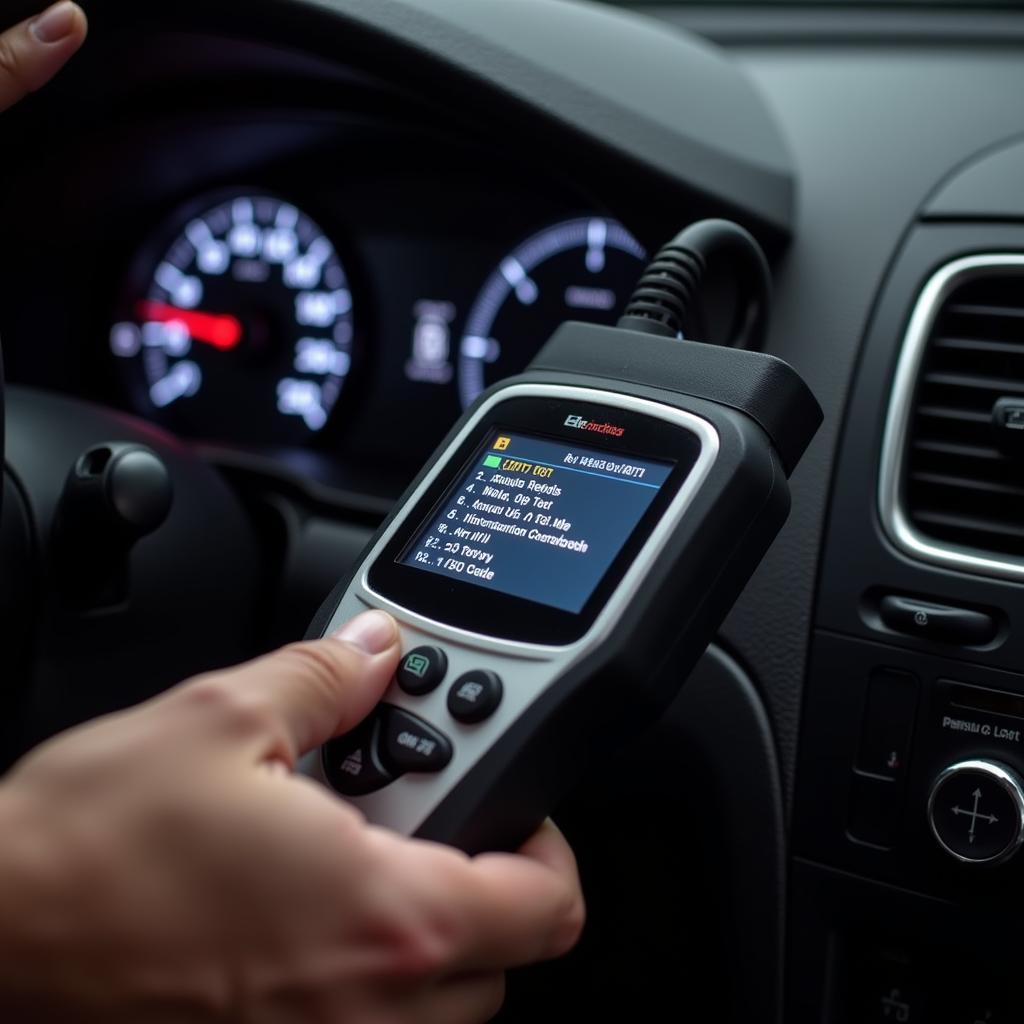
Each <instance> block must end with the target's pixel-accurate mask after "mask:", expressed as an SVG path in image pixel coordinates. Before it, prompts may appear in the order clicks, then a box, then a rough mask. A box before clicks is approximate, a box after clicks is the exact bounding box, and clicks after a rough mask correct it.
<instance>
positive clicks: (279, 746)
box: [0, 612, 583, 1024]
mask: <svg viewBox="0 0 1024 1024" xmlns="http://www.w3.org/2000/svg"><path fill="white" fill-rule="evenodd" d="M398 658H399V649H398V634H397V630H396V628H395V625H394V622H393V620H392V619H390V617H388V616H386V615H384V614H383V613H381V612H370V613H367V614H364V615H362V616H360V617H358V618H357V619H354V620H353V621H352V622H350V623H349V624H348V626H347V627H345V629H343V630H342V631H341V633H340V634H339V636H338V637H337V638H332V639H326V640H321V641H317V642H315V643H306V644H297V645H294V646H292V647H289V648H286V649H284V650H283V651H280V652H278V653H276V654H273V655H270V656H268V657H266V658H262V659H260V660H258V661H255V662H252V663H250V664H248V665H245V666H242V667H240V668H236V669H233V670H230V671H226V672H220V673H216V674H212V675H209V676H204V677H200V678H199V679H197V680H194V681H192V682H190V683H186V684H183V685H182V686H180V687H178V688H176V689H175V690H172V691H170V692H169V693H167V694H165V695H163V696H162V697H160V698H157V699H156V700H153V701H150V702H148V703H146V704H143V705H141V706H140V707H138V708H137V709H134V710H130V711H127V712H123V713H120V714H117V715H113V716H110V717H107V718H104V719H100V720H98V721H96V722H93V723H90V724H87V725H85V726H82V727H79V728H78V729H75V730H73V731H71V732H69V733H67V734H65V735H63V736H58V737H57V738H55V739H54V740H51V741H50V742H48V743H46V744H44V745H43V746H42V747H40V748H39V749H37V750H36V751H34V752H33V753H31V754H30V755H28V757H27V758H25V759H24V760H23V761H22V762H21V763H20V764H19V765H17V766H16V767H15V768H14V769H13V770H12V772H11V774H10V775H9V776H8V778H7V779H6V780H5V781H4V783H3V784H2V785H0V836H2V837H3V839H2V840H0V1018H3V1019H6V1020H16V1021H19V1022H22V1021H28V1020H33V1021H35V1020H39V1021H46V1022H47V1024H57V1022H59V1021H64V1020H67V1021H72V1020H73V1021H75V1022H76V1024H82V1022H87V1021H97V1022H99V1021H103V1022H104V1024H116V1022H121V1021H124V1022H129V1021H130V1022H131V1024H155V1022H164V1021H183V1020H188V1021H189V1022H190V1024H192V1022H199V1021H204V1020H221V1019H230V1020H232V1021H246V1022H249V1021H259V1022H261V1024H263V1022H267V1024H276V1022H285V1021H288V1022H291V1021H296V1022H297V1021H302V1022H304V1024H307V1022H320V1021H322V1022H325V1024H326V1022H331V1024H340V1022H345V1024H349V1022H353V1024H362V1022H373V1024H384V1022H387V1024H397V1022H415V1024H420V1022H422V1024H433V1022H436V1024H461V1022H467V1024H468V1022H475V1021H484V1020H487V1019H488V1018H489V1017H490V1016H491V1015H493V1014H494V1013H495V1012H496V1011H497V1009H498V1007H499V1005H500V1003H501V1000H502V997H503V991H504V975H503V971H504V970H505V969H506V968H508V967H511V966H513V965H519V964H526V963H530V962H532V961H536V960H542V959H546V958H550V957H555V956H558V955H560V954H562V953H564V952H566V951H567V950H568V949H569V948H570V947H571V946H572V945H573V944H574V942H575V941H576V939H577V937H578V935H579V932H580V929H581V927H582V922H583V902H582V896H581V893H580V889H579V879H578V877H577V874H576V866H575V862H574V859H573V856H572V853H571V851H570V850H569V848H568V846H567V845H566V843H565V841H564V839H562V837H561V836H560V835H559V833H558V832H557V831H556V830H555V829H554V827H553V826H546V827H545V828H544V829H542V830H541V831H540V832H539V833H538V834H537V835H536V836H535V837H534V838H533V839H532V840H531V841H530V842H529V843H527V845H526V846H525V847H524V848H523V850H522V851H521V853H520V854H518V855H509V854H487V855H483V856H479V857H476V858H472V859H471V858H469V857H466V856H465V855H464V854H462V853H460V852H458V851H456V850H453V849H450V848H448V847H443V846H439V845H435V844H430V843H425V842H419V841H412V840H408V839H405V838H402V837H400V836H398V835H396V834H394V833H390V832H387V831H385V830H383V829H381V828H377V827H373V826H369V825H367V824H366V822H365V821H364V819H363V818H362V817H361V816H360V814H359V813H358V812H357V811H356V810H354V809H353V808H352V807H350V806H349V805H347V804H345V803H343V802H342V801H340V800H338V799H336V798H335V797H334V796H333V795H332V794H331V793H329V792H328V791H327V790H326V789H324V788H322V787H321V786H319V785H318V784H316V783H314V782H313V781H311V780H309V779H307V778H305V777H302V776H297V775H294V774H292V769H294V767H295V764H296V761H297V759H298V758H299V756H300V755H301V754H302V753H303V752H305V751H307V750H311V749H313V748H314V747H316V746H317V745H319V744H320V743H322V742H324V741H325V740H327V739H329V738H330V737H332V736H334V735H336V734H339V733H343V732H345V731H347V730H349V729H351V728H352V727H353V726H355V725H356V724H357V723H358V722H359V721H360V720H361V719H362V718H363V717H365V715H366V714H368V713H369V711H370V710H371V709H372V708H373V707H374V706H375V705H376V704H377V702H378V701H379V700H380V698H381V695H382V694H383V692H384V690H385V688H386V686H387V684H388V681H389V680H390V678H391V676H392V674H393V673H394V670H395V668H396V665H397V662H398Z"/></svg>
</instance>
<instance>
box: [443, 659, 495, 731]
mask: <svg viewBox="0 0 1024 1024" xmlns="http://www.w3.org/2000/svg"><path fill="white" fill-rule="evenodd" d="M503 692H504V690H503V687H502V685H501V678H500V677H499V676H497V675H495V674H494V673H493V672H485V671H484V670H483V669H479V670H477V671H475V672H467V673H466V674H465V675H461V676H459V678H458V679H456V680H455V682H454V683H452V688H451V689H450V690H449V691H448V711H449V712H450V713H451V716H452V718H454V719H455V720H456V721H457V722H462V723H463V724H464V725H475V724H476V723H477V722H482V721H483V720H484V719H485V718H490V716H491V715H493V714H494V712H495V711H497V709H498V705H499V704H500V703H501V697H502V694H503Z"/></svg>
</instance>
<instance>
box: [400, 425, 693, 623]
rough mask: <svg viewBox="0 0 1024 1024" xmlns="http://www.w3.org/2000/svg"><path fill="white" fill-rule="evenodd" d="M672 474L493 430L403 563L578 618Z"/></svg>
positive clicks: (640, 462) (653, 464) (657, 465)
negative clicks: (572, 614) (578, 614)
mask: <svg viewBox="0 0 1024 1024" xmlns="http://www.w3.org/2000/svg"><path fill="white" fill-rule="evenodd" d="M675 466H676V463H675V462H669V461H662V460H654V459H644V458H637V457H633V456H627V455H618V454H616V453H611V452H607V451H600V450H598V449H594V448H588V447H584V446H582V445H576V444H573V443H570V442H568V441H565V440H551V439H548V438H544V437H537V436H533V435H530V434H527V433H517V432H514V431H511V430H502V429H495V430H493V431H492V432H491V433H490V435H489V436H488V438H487V439H486V441H485V443H484V444H483V446H482V447H481V448H480V449H478V451H477V454H476V457H475V458H474V459H473V460H472V461H471V464H470V468H469V470H468V471H467V472H465V473H464V475H463V476H462V478H461V479H460V480H459V481H458V482H457V483H456V484H455V486H454V487H452V488H451V489H450V490H449V491H448V492H447V493H446V494H445V496H444V498H443V499H442V500H441V502H440V505H439V506H438V507H437V508H436V511H435V512H434V513H433V514H432V515H431V516H430V517H429V519H428V521H427V524H426V526H425V528H424V529H422V530H420V531H419V533H417V534H416V535H415V537H414V538H413V540H412V542H411V543H410V544H409V545H408V546H407V547H406V548H405V550H404V551H403V552H402V554H401V555H400V556H399V559H398V560H399V562H401V564H403V565H407V566H412V567H414V568H416V569H420V570H423V571H425V572H431V573H436V574H438V575H441V576H447V577H449V578H451V579H457V580H461V581H463V582H466V583H471V584H475V585H476V586H479V587H484V588H487V589H489V590H496V591H500V592H502V593H504V594H509V595H511V596H513V597H519V598H524V599H525V600H528V601H533V602H536V603H537V604H541V605H546V606H548V607H551V608H557V609H561V610H562V611H567V612H571V613H578V612H580V610H581V609H582V608H583V606H584V605H585V604H586V603H587V601H588V600H589V599H590V597H591V595H592V594H593V593H594V591H595V589H596V588H597V586H598V585H599V584H600V582H601V579H602V578H603V577H604V575H605V573H607V572H608V570H609V568H610V567H611V565H612V563H613V562H614V561H615V559H616V558H617V557H618V555H619V553H620V552H621V551H622V549H623V547H624V546H625V545H626V543H627V542H628V541H629V538H630V536H631V535H632V534H633V531H634V530H635V529H636V528H637V526H638V524H639V523H640V521H641V519H643V517H644V514H645V513H646V512H647V510H648V509H649V508H650V506H651V504H652V502H653V501H654V499H655V498H656V497H657V495H658V493H659V492H660V491H661V489H662V487H663V486H664V485H665V483H666V481H667V480H668V479H669V477H670V476H671V475H672V471H673V469H674V468H675Z"/></svg>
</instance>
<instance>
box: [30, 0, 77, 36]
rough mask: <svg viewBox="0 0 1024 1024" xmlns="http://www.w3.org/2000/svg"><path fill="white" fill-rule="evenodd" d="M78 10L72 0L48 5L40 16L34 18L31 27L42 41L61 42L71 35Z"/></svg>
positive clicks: (62, 0) (63, 0) (33, 32)
mask: <svg viewBox="0 0 1024 1024" xmlns="http://www.w3.org/2000/svg"><path fill="white" fill-rule="evenodd" d="M77 16H78V10H77V8H76V7H75V5H74V4H73V3H71V2H70V0H61V3H59V4H54V5H53V6H52V7H48V8H47V9H46V10H45V11H43V13H42V14H40V15H39V17H38V18H34V19H33V20H32V22H31V23H30V25H29V27H30V28H31V29H32V34H33V35H34V36H35V37H36V39H38V40H39V42H41V43H59V42H60V41H61V40H62V39H66V38H67V37H68V36H69V35H71V33H72V31H73V30H74V27H75V19H76V18H77Z"/></svg>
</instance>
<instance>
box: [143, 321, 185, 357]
mask: <svg viewBox="0 0 1024 1024" xmlns="http://www.w3.org/2000/svg"><path fill="white" fill-rule="evenodd" d="M142 344H143V345H144V346H145V347H146V348H152V349H160V350H161V351H163V352H165V353H166V354H167V355H169V356H170V357H171V358H173V359H177V358H179V357H180V356H183V355H186V354H187V353H188V351H189V349H190V348H191V347H192V338H191V336H190V335H189V333H188V328H187V327H186V326H185V324H183V323H182V322H181V321H180V320H168V321H167V322H166V323H164V322H163V321H162V320H150V321H148V322H147V323H144V324H143V325H142Z"/></svg>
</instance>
